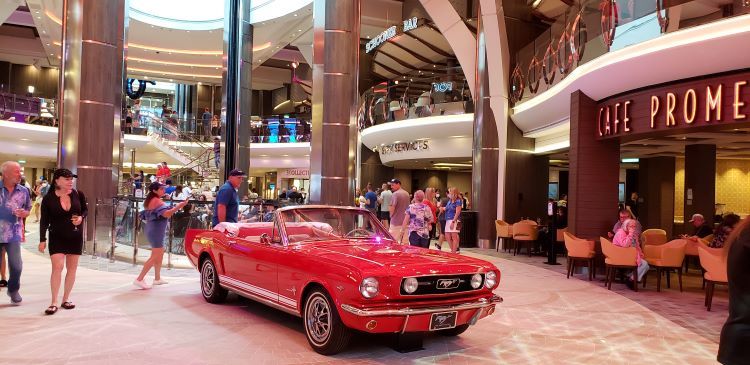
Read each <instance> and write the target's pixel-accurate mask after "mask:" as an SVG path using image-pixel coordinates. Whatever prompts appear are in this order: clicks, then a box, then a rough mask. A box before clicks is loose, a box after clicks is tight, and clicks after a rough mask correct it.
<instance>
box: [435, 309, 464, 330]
mask: <svg viewBox="0 0 750 365" xmlns="http://www.w3.org/2000/svg"><path fill="white" fill-rule="evenodd" d="M457 314H458V312H445V313H433V314H432V318H430V331H437V330H444V329H448V328H453V327H456V317H457Z"/></svg>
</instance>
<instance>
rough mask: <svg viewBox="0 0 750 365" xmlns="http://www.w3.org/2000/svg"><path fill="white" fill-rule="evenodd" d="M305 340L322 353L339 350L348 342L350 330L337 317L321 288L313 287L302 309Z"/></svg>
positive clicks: (331, 352)
mask: <svg viewBox="0 0 750 365" xmlns="http://www.w3.org/2000/svg"><path fill="white" fill-rule="evenodd" d="M303 320H304V322H305V334H306V335H307V342H309V343H310V346H311V347H312V348H313V350H315V352H317V353H319V354H322V355H333V354H337V353H339V352H341V350H343V349H344V348H345V347H346V345H348V344H349V339H350V338H351V330H350V329H349V328H348V327H346V326H345V325H344V323H343V322H342V321H341V317H339V314H338V311H337V310H336V307H335V306H334V304H333V300H331V298H330V297H329V296H328V294H327V293H326V292H325V290H323V289H320V288H318V289H314V290H313V291H312V292H311V293H310V295H308V296H307V300H306V301H305V308H304V311H303Z"/></svg>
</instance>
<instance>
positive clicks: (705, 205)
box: [684, 144, 716, 222]
mask: <svg viewBox="0 0 750 365" xmlns="http://www.w3.org/2000/svg"><path fill="white" fill-rule="evenodd" d="M691 190H692V191H691ZM684 196H685V200H684V202H685V210H684V211H685V221H686V222H687V221H688V220H690V217H691V216H692V215H693V214H695V213H700V214H703V216H704V217H706V220H707V221H708V222H711V221H712V219H713V216H714V211H715V204H716V145H705V144H703V145H701V144H697V145H696V144H691V145H687V146H685V195H684ZM691 198H692V199H691Z"/></svg>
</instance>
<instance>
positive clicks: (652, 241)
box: [641, 228, 667, 247]
mask: <svg viewBox="0 0 750 365" xmlns="http://www.w3.org/2000/svg"><path fill="white" fill-rule="evenodd" d="M665 243H667V231H665V230H663V229H655V228H651V229H647V230H645V231H643V233H641V244H642V245H643V246H644V247H645V246H647V245H663V244H665Z"/></svg>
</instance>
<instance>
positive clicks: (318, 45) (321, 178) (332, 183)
mask: <svg viewBox="0 0 750 365" xmlns="http://www.w3.org/2000/svg"><path fill="white" fill-rule="evenodd" d="M313 8H314V10H313V18H314V20H313V28H314V38H313V39H314V40H313V93H312V150H311V152H310V193H309V194H310V195H309V196H310V202H313V203H321V204H337V205H339V204H342V205H348V204H349V202H350V201H351V200H352V196H353V194H354V184H355V178H354V177H355V175H356V173H355V168H356V160H357V151H356V149H357V144H356V143H357V127H356V116H357V100H358V98H359V95H358V90H357V83H358V78H357V76H358V74H359V70H358V67H359V25H360V0H315V1H314V6H313Z"/></svg>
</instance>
